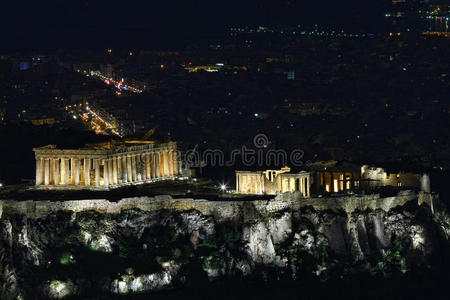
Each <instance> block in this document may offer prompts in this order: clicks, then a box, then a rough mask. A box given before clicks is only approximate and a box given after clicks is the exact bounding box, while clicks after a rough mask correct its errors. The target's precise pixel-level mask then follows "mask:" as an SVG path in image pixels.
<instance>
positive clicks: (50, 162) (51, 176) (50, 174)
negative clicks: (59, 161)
mask: <svg viewBox="0 0 450 300" xmlns="http://www.w3.org/2000/svg"><path fill="white" fill-rule="evenodd" d="M53 166H54V164H53V158H49V174H48V176H49V184H50V185H52V184H53V177H55V170H54V168H53Z"/></svg>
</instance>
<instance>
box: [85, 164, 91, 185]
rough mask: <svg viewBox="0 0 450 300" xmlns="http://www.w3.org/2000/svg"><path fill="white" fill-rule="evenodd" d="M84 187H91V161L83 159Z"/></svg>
mask: <svg viewBox="0 0 450 300" xmlns="http://www.w3.org/2000/svg"><path fill="white" fill-rule="evenodd" d="M84 185H87V186H89V185H91V159H90V158H85V159H84Z"/></svg>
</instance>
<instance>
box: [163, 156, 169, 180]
mask: <svg viewBox="0 0 450 300" xmlns="http://www.w3.org/2000/svg"><path fill="white" fill-rule="evenodd" d="M163 160H164V177H168V176H170V169H169V151H168V150H166V151H164V152H163Z"/></svg>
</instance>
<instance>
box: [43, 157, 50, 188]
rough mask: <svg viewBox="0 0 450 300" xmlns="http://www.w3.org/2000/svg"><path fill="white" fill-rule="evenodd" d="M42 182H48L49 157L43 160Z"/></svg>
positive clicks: (47, 183)
mask: <svg viewBox="0 0 450 300" xmlns="http://www.w3.org/2000/svg"><path fill="white" fill-rule="evenodd" d="M44 184H45V185H49V184H50V159H48V158H46V159H45V162H44Z"/></svg>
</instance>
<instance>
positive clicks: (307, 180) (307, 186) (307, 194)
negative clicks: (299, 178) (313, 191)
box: [305, 176, 311, 197]
mask: <svg viewBox="0 0 450 300" xmlns="http://www.w3.org/2000/svg"><path fill="white" fill-rule="evenodd" d="M305 180H306V197H309V187H310V185H311V183H310V182H309V180H310V177H309V176H307V177H306V178H305Z"/></svg>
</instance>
